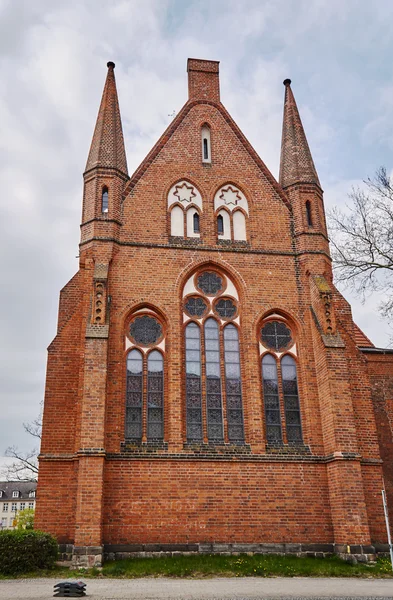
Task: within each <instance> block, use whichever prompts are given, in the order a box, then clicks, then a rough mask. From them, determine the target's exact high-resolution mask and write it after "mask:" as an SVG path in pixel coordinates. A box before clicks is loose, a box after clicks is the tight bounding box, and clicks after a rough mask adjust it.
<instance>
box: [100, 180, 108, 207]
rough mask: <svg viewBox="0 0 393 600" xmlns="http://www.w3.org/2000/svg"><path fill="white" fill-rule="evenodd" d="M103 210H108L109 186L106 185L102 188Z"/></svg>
mask: <svg viewBox="0 0 393 600" xmlns="http://www.w3.org/2000/svg"><path fill="white" fill-rule="evenodd" d="M101 212H102V213H107V212H108V188H107V187H106V186H105V187H103V188H102V201H101Z"/></svg>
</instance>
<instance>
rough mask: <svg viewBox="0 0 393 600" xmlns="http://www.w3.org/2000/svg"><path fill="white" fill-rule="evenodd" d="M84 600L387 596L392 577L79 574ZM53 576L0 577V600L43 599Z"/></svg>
mask: <svg viewBox="0 0 393 600" xmlns="http://www.w3.org/2000/svg"><path fill="white" fill-rule="evenodd" d="M81 579H83V578H81ZM85 582H86V583H87V588H86V591H87V596H86V598H89V599H90V600H118V599H120V598H122V599H128V600H259V599H264V598H269V599H271V600H272V599H273V598H274V599H277V600H282V599H285V600H303V599H306V598H307V599H308V598H314V599H318V598H320V599H326V598H331V599H338V598H339V599H340V600H341V599H344V598H345V600H365V599H368V600H374V599H377V598H390V599H391V600H393V579H379V580H376V579H350V578H345V579H344V578H332V579H328V578H318V579H317V578H311V577H307V578H306V577H294V578H284V577H277V578H269V579H268V578H258V577H246V578H240V577H239V578H224V577H222V578H215V579H165V578H157V579H85ZM55 583H58V580H56V579H46V578H45V579H13V580H8V581H4V580H3V581H0V599H1V600H22V599H23V600H48V599H49V598H52V597H53V586H54V584H55Z"/></svg>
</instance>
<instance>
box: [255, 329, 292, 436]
mask: <svg viewBox="0 0 393 600" xmlns="http://www.w3.org/2000/svg"><path fill="white" fill-rule="evenodd" d="M260 340H261V342H260V349H261V351H262V361H261V363H262V389H263V400H264V405H265V421H266V439H267V442H268V443H272V444H282V443H284V442H288V443H302V428H301V415H300V403H299V393H298V384H297V364H296V360H295V359H294V357H293V356H292V355H291V354H282V352H283V351H284V352H286V351H287V350H288V349H290V350H291V352H296V345H295V340H294V336H293V333H292V331H291V329H290V328H289V326H288V325H287V324H286V323H285V322H284V321H282V320H280V321H279V320H269V321H267V322H266V323H265V324H264V325H263V326H262V328H261V331H260ZM262 344H263V346H264V347H265V348H268V349H269V352H266V350H265V349H264V348H263V346H262Z"/></svg>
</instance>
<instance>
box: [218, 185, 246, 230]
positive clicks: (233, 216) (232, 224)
mask: <svg viewBox="0 0 393 600" xmlns="http://www.w3.org/2000/svg"><path fill="white" fill-rule="evenodd" d="M214 210H215V211H216V214H217V235H218V239H223V240H231V239H233V240H235V241H247V228H246V215H247V216H248V202H247V199H246V197H245V195H244V194H243V192H242V191H241V190H239V188H238V187H236V186H235V185H233V184H227V185H224V186H222V187H221V188H220V189H219V190H218V191H217V192H216V194H215V196H214Z"/></svg>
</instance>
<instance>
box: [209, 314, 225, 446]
mask: <svg viewBox="0 0 393 600" xmlns="http://www.w3.org/2000/svg"><path fill="white" fill-rule="evenodd" d="M205 360H206V414H207V437H208V439H209V442H210V441H222V440H223V439H224V430H223V422H222V399H221V375H220V338H219V332H218V324H217V321H215V320H214V319H212V318H209V319H207V321H206V322H205Z"/></svg>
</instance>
